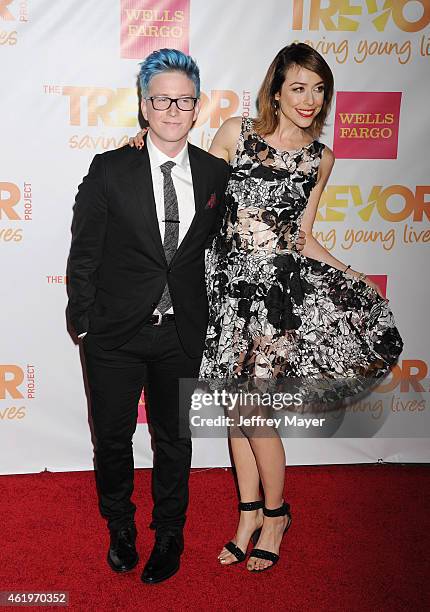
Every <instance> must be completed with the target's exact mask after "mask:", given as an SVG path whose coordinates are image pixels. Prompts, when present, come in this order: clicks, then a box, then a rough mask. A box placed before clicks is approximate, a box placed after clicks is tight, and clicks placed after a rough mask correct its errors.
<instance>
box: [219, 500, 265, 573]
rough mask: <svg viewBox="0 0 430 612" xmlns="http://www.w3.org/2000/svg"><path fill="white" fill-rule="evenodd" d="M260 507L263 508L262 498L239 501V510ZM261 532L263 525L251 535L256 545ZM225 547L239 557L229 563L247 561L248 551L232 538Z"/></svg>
mask: <svg viewBox="0 0 430 612" xmlns="http://www.w3.org/2000/svg"><path fill="white" fill-rule="evenodd" d="M260 508H263V502H262V501H261V500H260V501H255V502H240V503H239V510H240V511H242V512H250V511H252V510H260ZM263 512H264V509H263ZM260 533H261V527H259V528H258V529H256V530H255V531H254V533H253V534H252V536H251V540H252V543H253V544H254V546H255V544H256V543H257V541H258V538H259V537H260ZM224 548H225V549H226V550H228V552H229V553H231V554H232V555H233V557H236V559H237V560H236V561H233V563H229V564H228V565H235V564H236V563H242V561H245V559H246V552H243V550H242V549H241V548H239V546H236V544H235V543H234V542H232V541H231V540H230V542H227V544H224Z"/></svg>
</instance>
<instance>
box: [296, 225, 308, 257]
mask: <svg viewBox="0 0 430 612" xmlns="http://www.w3.org/2000/svg"><path fill="white" fill-rule="evenodd" d="M305 244H306V233H305V232H304V231H303V230H300V232H299V235H298V237H297V240H296V251H299V252H300V251H303V249H304V248H305Z"/></svg>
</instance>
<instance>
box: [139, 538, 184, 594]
mask: <svg viewBox="0 0 430 612" xmlns="http://www.w3.org/2000/svg"><path fill="white" fill-rule="evenodd" d="M183 550H184V536H183V535H182V534H171V533H166V534H164V533H163V534H157V535H156V536H155V544H154V548H153V549H152V552H151V556H150V557H149V559H148V561H147V563H146V565H145V568H144V570H143V573H142V582H145V583H146V584H157V582H162V581H163V580H167V578H170V577H171V576H173V574H176V572H177V571H178V569H179V562H180V558H181V554H182V552H183Z"/></svg>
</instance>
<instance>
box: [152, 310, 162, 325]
mask: <svg viewBox="0 0 430 612" xmlns="http://www.w3.org/2000/svg"><path fill="white" fill-rule="evenodd" d="M154 314H155V316H156V317H158V321H157V322H156V323H154V325H157V326H158V325H161V321H162V320H163V315H162V314H161V312H156V313H154Z"/></svg>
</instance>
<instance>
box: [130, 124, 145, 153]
mask: <svg viewBox="0 0 430 612" xmlns="http://www.w3.org/2000/svg"><path fill="white" fill-rule="evenodd" d="M147 131H148V128H143V129H142V130H140V132H138V133H137V134H136V136H132V137H131V138H129V139H128V144H129V145H130V147H132V148H133V147H136V149H143V147H144V146H145V141H144V140H143V137H144V136H145V134H146V132H147Z"/></svg>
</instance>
